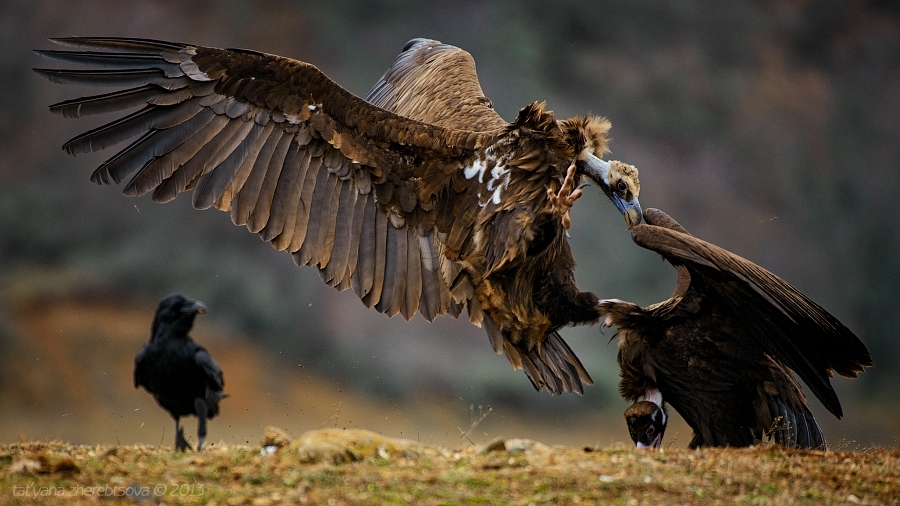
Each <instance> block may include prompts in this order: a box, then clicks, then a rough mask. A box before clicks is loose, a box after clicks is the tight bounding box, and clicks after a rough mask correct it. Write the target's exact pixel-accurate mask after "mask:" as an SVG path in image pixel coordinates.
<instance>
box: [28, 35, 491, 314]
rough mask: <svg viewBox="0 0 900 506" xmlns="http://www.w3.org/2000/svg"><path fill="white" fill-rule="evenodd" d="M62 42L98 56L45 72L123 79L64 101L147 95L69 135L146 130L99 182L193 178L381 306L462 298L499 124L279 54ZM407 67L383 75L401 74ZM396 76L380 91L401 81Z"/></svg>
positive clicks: (103, 136) (166, 191) (252, 226)
mask: <svg viewBox="0 0 900 506" xmlns="http://www.w3.org/2000/svg"><path fill="white" fill-rule="evenodd" d="M53 42H56V43H58V44H62V45H65V46H71V47H74V48H76V49H77V50H75V51H38V53H39V54H40V55H41V56H43V57H45V58H48V59H51V60H56V61H60V62H64V63H68V64H74V65H78V66H87V67H89V68H88V69H83V68H76V69H69V70H63V69H35V71H36V72H37V73H38V74H40V75H41V76H43V77H45V78H47V79H49V80H51V81H53V82H57V83H72V84H86V85H95V86H111V87H115V88H118V90H117V91H112V92H109V93H105V94H101V95H95V96H89V97H85V98H79V99H74V100H68V101H65V102H62V103H59V104H56V105H54V106H51V110H52V111H53V112H54V113H57V114H60V115H62V116H65V117H80V116H85V115H90V114H99V113H110V112H125V111H128V110H131V109H135V108H136V109H137V110H136V111H135V112H131V113H129V114H127V115H125V116H123V117H121V118H119V119H116V120H114V121H112V122H110V123H108V124H106V125H103V126H101V127H98V128H96V129H93V130H91V131H89V132H87V133H84V134H82V135H79V136H77V137H75V138H74V139H72V140H70V141H69V142H67V143H66V144H65V145H64V149H65V150H66V151H67V152H69V153H71V154H80V153H86V152H90V151H96V150H101V149H105V148H108V147H110V146H113V145H115V144H118V143H120V142H123V141H126V140H129V139H133V138H136V140H134V141H132V142H131V143H130V144H129V145H127V146H126V147H125V148H123V149H122V150H121V151H119V152H118V153H117V154H115V155H114V156H112V157H111V158H110V159H108V160H107V161H106V162H104V163H103V164H102V165H101V166H100V167H99V168H98V169H97V170H96V171H95V172H94V173H93V176H92V180H93V181H95V182H97V183H102V184H107V183H111V182H115V183H119V182H121V181H125V180H126V179H127V180H128V182H127V183H126V185H125V189H124V193H125V194H127V195H131V196H137V195H144V194H147V193H151V194H152V198H153V200H155V201H158V202H166V201H169V200H171V199H173V198H175V196H176V195H177V194H178V193H181V192H184V191H187V190H193V204H194V207H196V208H200V209H205V208H209V207H215V208H217V209H219V210H222V211H227V212H229V213H230V215H231V218H232V221H233V222H234V223H235V224H236V225H240V226H246V227H247V228H248V229H249V230H250V231H252V232H254V233H258V234H259V235H260V236H261V237H262V238H263V239H264V240H266V241H269V242H271V243H272V245H273V246H274V247H275V248H276V249H279V250H285V251H288V252H289V253H291V254H292V255H293V257H294V260H295V262H296V263H297V264H299V265H311V266H315V267H317V268H318V269H319V270H320V274H321V275H322V278H323V279H324V280H325V282H326V283H328V284H329V285H331V286H335V287H337V288H338V289H341V290H343V289H346V288H349V287H353V288H354V290H355V292H356V293H357V294H358V295H359V297H360V298H361V299H362V300H363V302H364V303H365V304H366V305H367V306H369V307H372V306H374V307H376V309H377V310H379V311H381V312H384V313H386V314H388V315H391V316H392V315H394V314H397V313H401V314H402V315H403V316H404V317H405V318H407V319H409V318H412V316H413V315H414V314H415V313H416V312H417V311H418V312H420V313H421V314H422V315H423V316H424V317H425V318H426V319H428V320H429V321H430V320H432V319H434V318H435V317H436V316H437V315H440V314H444V313H446V312H447V311H448V309H449V307H450V300H451V297H450V292H449V290H450V284H451V283H452V282H453V280H454V279H455V278H456V277H457V275H458V272H459V267H458V266H456V265H455V264H454V262H453V261H452V260H451V261H448V260H447V259H448V258H449V257H452V256H453V254H456V255H458V253H459V251H461V250H462V246H463V244H464V243H465V242H466V241H467V240H468V239H469V236H470V234H471V233H472V230H473V224H474V222H475V220H476V216H477V214H478V210H479V205H478V204H479V202H478V189H477V188H475V186H477V185H480V184H481V183H482V182H481V181H479V180H478V178H470V177H463V175H462V173H463V169H465V168H466V167H469V166H472V165H475V166H478V164H480V163H482V162H481V159H480V158H479V157H480V156H483V151H484V150H485V149H486V148H487V147H488V146H489V145H490V144H491V143H492V142H493V140H495V139H496V137H497V135H498V134H499V132H494V133H487V132H474V131H471V130H462V129H458V128H448V127H442V126H439V125H436V124H430V123H425V122H422V121H417V120H416V119H412V118H407V117H404V116H402V115H399V114H396V113H394V112H390V111H388V110H386V109H384V108H381V107H377V106H375V105H373V104H371V103H369V102H366V101H365V100H363V99H362V98H359V97H357V96H355V95H353V94H352V93H350V92H348V91H347V90H345V89H343V88H342V87H340V86H339V85H338V84H336V83H335V82H333V81H332V80H330V79H329V78H328V77H326V76H325V75H324V74H322V73H321V72H320V71H319V70H318V69H317V68H316V67H314V66H313V65H310V64H308V63H304V62H301V61H297V60H292V59H289V58H284V57H279V56H275V55H270V54H265V53H259V52H254V51H247V50H238V49H218V48H210V47H201V46H193V45H187V44H180V43H171V42H162V41H153V40H143V39H127V38H63V39H53ZM438 53H441V51H438ZM443 53H444V54H449V55H450V56H453V57H454V58H456V59H458V58H459V56H460V54H461V53H459V52H454V51H444V52H443ZM411 54H418V53H416V52H413V53H411ZM469 58H471V57H469ZM463 59H465V58H463ZM401 67H404V66H403V65H400V67H398V71H397V72H395V73H394V74H392V76H393V77H391V76H388V80H386V81H385V83H388V81H393V80H394V78H397V79H399V81H394V82H400V83H402V82H403V80H402V78H401V77H398V74H401V73H402V71H401V70H399V69H400V68H401ZM407 67H408V66H407ZM418 68H420V69H422V68H424V69H427V68H429V67H428V66H427V65H426V66H425V67H418ZM459 68H460V69H462V71H464V72H466V71H468V70H471V72H472V73H473V76H472V77H473V79H474V80H469V81H463V82H464V84H465V85H466V86H468V87H469V88H472V85H473V83H474V85H475V86H476V87H477V79H475V78H474V64H472V65H471V66H467V65H461V66H460V67H459ZM467 69H468V70H467ZM412 72H415V70H413V71H412ZM386 86H388V85H387V84H385V86H382V87H381V88H380V89H381V90H382V91H383V93H382V95H381V96H384V97H388V96H389V95H390V93H388V91H387V90H388V88H387V87H386ZM479 90H480V87H479ZM416 91H420V90H416ZM463 93H465V94H466V95H467V96H471V95H473V94H475V91H473V90H472V89H465V90H464V91H463ZM384 100H387V98H385V99H384ZM441 100H447V101H452V100H451V99H450V98H446V99H441ZM436 103H440V102H439V101H438V102H436ZM447 103H449V102H447ZM385 105H389V104H387V103H385ZM444 105H446V103H445V104H444ZM482 109H483V107H482ZM481 114H482V116H483V118H484V121H482V122H481V123H479V125H481V126H483V127H484V128H488V127H498V128H499V127H500V126H501V123H500V122H501V121H502V120H499V116H497V117H496V118H491V119H490V120H489V121H488V119H487V118H488V115H487V114H485V111H482V113H481ZM456 126H458V124H457V125H456ZM482 165H483V164H482ZM128 178H130V179H128ZM470 187H471V188H470ZM441 216H443V217H444V218H443V219H442V218H441ZM445 250H449V251H450V252H452V253H451V254H446V255H445Z"/></svg>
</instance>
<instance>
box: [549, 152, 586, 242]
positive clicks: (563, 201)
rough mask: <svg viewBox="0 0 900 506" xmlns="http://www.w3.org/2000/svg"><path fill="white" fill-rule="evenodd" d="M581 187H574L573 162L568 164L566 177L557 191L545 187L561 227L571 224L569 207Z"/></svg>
mask: <svg viewBox="0 0 900 506" xmlns="http://www.w3.org/2000/svg"><path fill="white" fill-rule="evenodd" d="M582 193H583V192H582V190H581V188H575V164H574V163H573V164H572V165H569V169H568V170H567V171H566V178H565V179H564V180H563V184H562V187H561V188H560V189H559V192H558V193H553V190H551V189H549V188H547V197H548V198H549V199H550V206H551V207H552V208H553V211H554V212H555V213H556V214H558V215H559V216H560V217H561V219H562V225H563V228H565V229H567V230H568V228H569V227H571V226H572V219H571V218H569V209H572V205H573V204H575V201H576V200H578V197H581V194H582Z"/></svg>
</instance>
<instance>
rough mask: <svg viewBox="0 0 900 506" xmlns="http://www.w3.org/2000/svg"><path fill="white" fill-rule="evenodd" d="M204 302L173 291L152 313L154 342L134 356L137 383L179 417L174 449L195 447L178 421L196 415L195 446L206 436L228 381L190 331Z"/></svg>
mask: <svg viewBox="0 0 900 506" xmlns="http://www.w3.org/2000/svg"><path fill="white" fill-rule="evenodd" d="M205 312H206V307H205V306H204V305H203V303H202V302H200V301H195V300H190V299H186V298H185V297H183V296H181V295H179V294H173V295H169V296H167V297H166V298H164V299H163V300H162V301H160V303H159V307H158V308H157V309H156V315H155V316H154V317H153V327H152V328H151V331H150V342H148V343H147V344H145V345H144V347H143V348H141V351H140V352H138V354H137V356H136V357H135V358H134V388H137V387H139V386H142V387H144V389H146V390H147V391H148V392H150V393H151V394H152V395H153V398H154V399H156V402H157V403H159V405H160V406H162V408H163V409H165V410H166V411H168V412H169V414H171V415H172V418H174V419H175V449H176V450H178V451H184V450H188V449H191V446H190V445H189V444H188V442H187V440H185V438H184V431H183V429H182V428H181V424H180V423H179V420H180V418H181V417H182V416H188V415H196V416H197V418H198V422H197V436H198V438H199V441H198V443H197V450H198V451H199V450H201V449H202V448H203V441H205V440H206V420H207V419H212V418H215V417H216V415H218V414H219V401H220V400H221V399H223V398H225V397H226V395H225V394H223V393H222V388H223V387H224V386H225V380H224V379H222V369H220V368H219V366H218V365H216V362H215V361H214V360H213V359H212V357H211V356H210V355H209V352H207V351H206V348H204V347H203V346H200V345H199V344H197V343H196V342H194V341H193V340H192V339H191V337H190V336H189V335H188V332H189V331H190V330H191V326H193V324H194V317H196V316H197V315H198V314H201V313H205Z"/></svg>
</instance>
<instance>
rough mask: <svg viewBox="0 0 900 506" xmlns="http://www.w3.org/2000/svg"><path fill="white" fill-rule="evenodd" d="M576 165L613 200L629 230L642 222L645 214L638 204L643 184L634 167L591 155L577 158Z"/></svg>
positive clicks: (586, 154) (587, 154)
mask: <svg viewBox="0 0 900 506" xmlns="http://www.w3.org/2000/svg"><path fill="white" fill-rule="evenodd" d="M575 165H576V167H578V169H579V170H580V171H581V172H583V173H584V175H586V176H587V177H589V178H590V179H591V180H593V181H594V182H595V183H596V184H597V185H598V186H600V188H601V189H602V190H603V193H605V194H606V196H607V197H609V199H610V200H612V202H613V204H615V205H616V207H617V208H618V209H619V211H620V212H621V213H622V214H623V215H624V216H625V224H626V225H627V226H628V228H629V229H631V227H633V226H635V225H637V224H639V223H640V222H641V216H642V215H643V212H642V211H641V204H640V203H639V202H638V194H639V193H640V191H641V183H640V181H638V171H637V168H636V167H635V166H634V165H629V164H627V163H624V162H620V161H617V160H613V161H611V162H607V161H605V160H602V159H600V158H598V157H597V156H595V155H593V154H591V153H585V154H583V155H582V156H580V157H579V158H577V159H576V162H575Z"/></svg>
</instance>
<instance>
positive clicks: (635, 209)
mask: <svg viewBox="0 0 900 506" xmlns="http://www.w3.org/2000/svg"><path fill="white" fill-rule="evenodd" d="M612 201H613V203H614V204H615V205H616V207H618V208H619V211H620V212H621V213H622V215H624V216H625V225H626V226H627V227H628V230H631V228H632V227H634V226H635V225H639V224H640V223H641V218H642V217H643V216H644V212H643V211H642V210H641V203H640V202H638V199H631V200H624V199H622V198H621V197H619V196H618V195H616V194H615V193H614V194H613V195H612Z"/></svg>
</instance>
